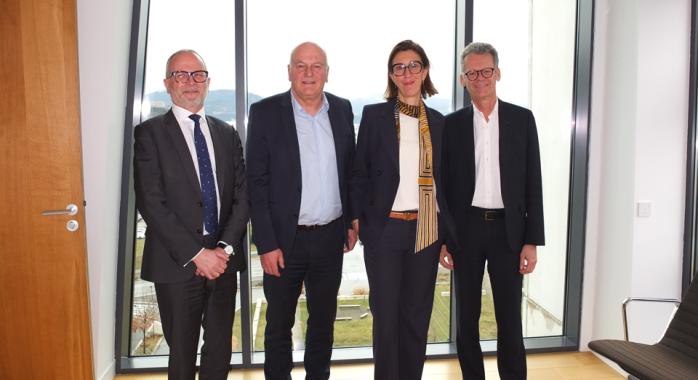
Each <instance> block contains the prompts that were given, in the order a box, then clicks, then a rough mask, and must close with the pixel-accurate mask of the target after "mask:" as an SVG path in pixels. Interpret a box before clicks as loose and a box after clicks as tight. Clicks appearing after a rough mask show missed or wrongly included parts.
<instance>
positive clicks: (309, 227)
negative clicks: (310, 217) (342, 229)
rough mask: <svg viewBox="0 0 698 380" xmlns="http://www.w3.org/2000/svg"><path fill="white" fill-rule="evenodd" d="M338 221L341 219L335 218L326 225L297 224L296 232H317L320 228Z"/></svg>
mask: <svg viewBox="0 0 698 380" xmlns="http://www.w3.org/2000/svg"><path fill="white" fill-rule="evenodd" d="M339 219H341V217H339V218H337V219H335V220H333V221H331V222H329V223H326V224H299V225H297V226H296V230H298V231H314V230H317V229H319V228H322V227H327V226H329V225H330V224H332V223H334V222H336V221H338V220H339Z"/></svg>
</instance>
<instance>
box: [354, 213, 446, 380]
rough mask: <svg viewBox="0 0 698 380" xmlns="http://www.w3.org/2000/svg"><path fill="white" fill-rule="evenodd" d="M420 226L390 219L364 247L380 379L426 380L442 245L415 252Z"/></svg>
mask: <svg viewBox="0 0 698 380" xmlns="http://www.w3.org/2000/svg"><path fill="white" fill-rule="evenodd" d="M416 230H417V222H416V221H403V220H398V219H389V220H388V224H387V225H386V226H385V230H384V232H383V235H382V236H381V237H380V239H379V241H378V242H377V243H376V245H375V246H371V247H369V246H366V247H365V248H364V261H365V263H366V273H367V275H368V283H369V286H370V289H371V292H370V296H369V303H370V306H371V313H372V314H373V358H374V361H375V366H374V379H376V380H378V379H380V380H411V379H421V378H422V370H423V368H424V359H425V355H426V343H427V332H428V330H429V320H430V318H431V310H432V305H433V303H434V287H435V284H436V271H437V269H438V260H439V249H440V244H432V245H431V246H429V247H427V248H426V249H424V250H422V251H421V252H420V253H418V254H415V253H414V243H415V235H416Z"/></svg>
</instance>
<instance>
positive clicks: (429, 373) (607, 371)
mask: <svg viewBox="0 0 698 380" xmlns="http://www.w3.org/2000/svg"><path fill="white" fill-rule="evenodd" d="M527 362H528V379H529V380H606V379H624V377H623V376H621V375H620V374H619V373H618V372H616V371H614V370H613V369H612V368H611V367H609V366H607V365H606V364H604V363H603V362H602V361H601V360H599V359H598V358H597V357H596V356H594V354H592V353H590V352H561V353H552V354H535V355H528V361H527ZM300 367H301V368H296V369H294V370H293V378H294V379H303V378H304V377H305V372H304V371H303V368H302V365H301V366H300ZM485 371H486V372H487V380H498V379H499V376H498V375H497V361H496V359H495V358H494V357H487V358H486V359H485ZM372 378H373V365H371V364H347V365H333V366H332V375H331V376H330V379H332V380H357V379H363V380H368V379H372ZM422 378H423V379H424V380H452V379H460V378H461V376H460V367H459V366H458V360H456V359H448V360H428V361H427V363H426V365H425V366H424V375H423V376H422ZM115 379H117V380H166V379H167V375H165V374H157V375H155V374H144V375H119V376H116V378H115ZM228 380H264V374H263V372H262V370H261V369H249V370H234V371H231V372H230V375H228Z"/></svg>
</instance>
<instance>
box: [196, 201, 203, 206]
mask: <svg viewBox="0 0 698 380" xmlns="http://www.w3.org/2000/svg"><path fill="white" fill-rule="evenodd" d="M196 205H197V206H199V207H204V202H196Z"/></svg>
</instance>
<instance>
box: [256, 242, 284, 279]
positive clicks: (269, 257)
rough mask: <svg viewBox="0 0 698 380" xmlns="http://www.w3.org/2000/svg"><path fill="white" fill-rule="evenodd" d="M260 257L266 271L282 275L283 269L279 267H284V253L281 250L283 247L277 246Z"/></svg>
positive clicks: (274, 274)
mask: <svg viewBox="0 0 698 380" xmlns="http://www.w3.org/2000/svg"><path fill="white" fill-rule="evenodd" d="M259 257H260V260H261V261H262V268H263V269H264V273H266V274H268V275H272V276H276V277H281V271H280V270H279V269H284V253H283V252H281V249H279V248H277V249H275V250H273V251H269V252H266V253H263V254H261V255H260V256H259Z"/></svg>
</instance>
